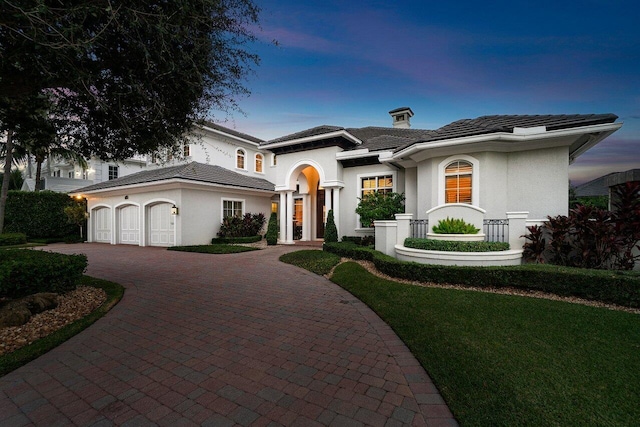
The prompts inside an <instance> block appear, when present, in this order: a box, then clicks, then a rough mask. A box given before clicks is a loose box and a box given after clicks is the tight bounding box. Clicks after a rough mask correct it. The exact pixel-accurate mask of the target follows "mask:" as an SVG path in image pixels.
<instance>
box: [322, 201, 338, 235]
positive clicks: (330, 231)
mask: <svg viewBox="0 0 640 427" xmlns="http://www.w3.org/2000/svg"><path fill="white" fill-rule="evenodd" d="M324 241H325V242H337V241H338V229H337V228H336V223H335V221H334V219H333V209H329V212H327V225H326V227H325V229H324Z"/></svg>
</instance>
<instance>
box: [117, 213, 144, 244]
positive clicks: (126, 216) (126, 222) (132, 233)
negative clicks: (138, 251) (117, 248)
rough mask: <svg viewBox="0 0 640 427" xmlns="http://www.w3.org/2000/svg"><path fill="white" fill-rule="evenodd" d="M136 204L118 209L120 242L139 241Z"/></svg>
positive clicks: (137, 242) (134, 242) (130, 242)
mask: <svg viewBox="0 0 640 427" xmlns="http://www.w3.org/2000/svg"><path fill="white" fill-rule="evenodd" d="M138 212H139V209H138V207H137V206H125V207H124V208H121V209H120V243H123V244H126V245H137V244H139V243H140V219H139V215H138Z"/></svg>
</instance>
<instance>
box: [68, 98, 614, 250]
mask: <svg viewBox="0 0 640 427" xmlns="http://www.w3.org/2000/svg"><path fill="white" fill-rule="evenodd" d="M389 114H390V115H391V118H392V125H393V126H392V127H364V128H344V127H337V126H319V127H315V128H312V129H307V130H304V131H301V132H298V133H295V134H292V135H287V136H284V137H281V138H277V139H273V140H270V141H261V140H259V139H257V138H254V137H251V136H249V135H245V134H241V133H238V132H235V131H232V130H230V129H226V128H223V127H221V126H217V125H211V126H208V127H205V128H203V129H202V133H203V135H205V136H206V137H205V138H203V139H202V140H201V142H200V143H197V144H195V143H194V144H193V145H192V146H191V147H190V148H189V149H190V150H191V153H190V156H188V157H187V160H193V161H192V162H191V163H187V164H179V165H176V166H169V167H165V168H159V169H156V170H148V171H143V172H140V173H136V174H132V175H128V176H125V177H122V178H119V179H115V180H110V181H105V182H101V183H97V184H94V185H91V186H88V187H84V188H82V189H79V190H77V191H76V192H75V193H74V194H76V195H80V196H82V197H86V198H87V200H88V209H89V212H90V218H91V219H90V221H89V235H88V239H89V241H96V242H107V243H112V244H117V243H129V244H137V245H142V246H145V245H163V246H168V245H187V244H205V243H208V242H209V241H210V239H211V238H212V237H214V236H215V234H216V232H217V231H218V229H219V225H220V223H221V221H222V217H223V216H225V215H231V214H240V213H245V212H252V213H257V212H263V213H265V214H269V213H270V212H272V211H273V212H278V218H279V230H280V232H279V241H280V242H281V243H289V244H290V243H294V241H295V240H297V239H300V240H320V239H322V238H323V236H324V225H325V222H326V214H327V212H328V210H330V209H332V210H333V211H334V216H335V221H336V226H337V227H338V235H339V236H344V235H364V234H373V230H372V229H370V228H363V227H362V225H361V224H360V221H359V218H358V216H357V215H356V214H355V208H356V206H357V204H358V201H359V198H361V197H362V196H363V195H365V194H367V193H368V192H372V191H382V192H403V193H405V195H406V212H408V213H412V214H413V217H414V218H424V217H425V213H426V212H427V211H429V210H430V209H432V208H435V207H437V206H440V205H445V204H451V203H461V204H470V205H473V206H476V207H478V208H481V209H482V210H484V211H485V212H486V214H485V215H486V217H487V218H505V217H506V214H507V212H527V218H528V219H529V220H530V221H535V220H543V219H545V218H546V216H547V215H559V214H566V213H567V206H568V185H569V179H568V167H569V164H570V163H571V162H572V161H573V160H574V159H575V158H576V157H578V156H579V155H581V154H582V153H584V152H585V151H586V150H588V149H589V148H591V147H593V146H594V145H596V144H597V143H599V142H600V141H602V140H603V139H604V138H606V137H607V136H609V135H611V134H612V133H613V132H615V131H616V130H617V129H619V128H620V127H621V126H622V124H621V123H616V119H617V116H615V115H613V114H589V115H540V116H538V115H536V116H506V115H505V116H484V117H479V118H476V119H467V120H459V121H456V122H453V123H450V124H448V125H446V126H443V127H442V128H440V129H436V130H423V129H412V128H411V127H410V119H411V117H412V116H413V111H412V110H411V109H410V108H399V109H395V110H392V111H390V112H389ZM523 232H524V230H523Z"/></svg>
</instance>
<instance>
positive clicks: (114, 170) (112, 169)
mask: <svg viewBox="0 0 640 427" xmlns="http://www.w3.org/2000/svg"><path fill="white" fill-rule="evenodd" d="M116 178H118V166H111V165H109V180H112V179H116Z"/></svg>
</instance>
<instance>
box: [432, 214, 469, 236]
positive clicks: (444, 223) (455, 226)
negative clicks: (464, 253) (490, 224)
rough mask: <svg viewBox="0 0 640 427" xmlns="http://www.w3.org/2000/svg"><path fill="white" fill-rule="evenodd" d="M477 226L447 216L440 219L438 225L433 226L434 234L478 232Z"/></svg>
mask: <svg viewBox="0 0 640 427" xmlns="http://www.w3.org/2000/svg"><path fill="white" fill-rule="evenodd" d="M478 231H480V229H479V228H476V227H475V226H474V225H473V224H467V223H466V222H464V220H463V219H458V218H449V217H447V219H441V220H440V221H438V225H436V226H434V227H433V232H434V233H435V234H478Z"/></svg>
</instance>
